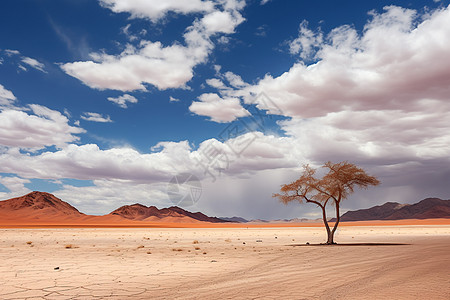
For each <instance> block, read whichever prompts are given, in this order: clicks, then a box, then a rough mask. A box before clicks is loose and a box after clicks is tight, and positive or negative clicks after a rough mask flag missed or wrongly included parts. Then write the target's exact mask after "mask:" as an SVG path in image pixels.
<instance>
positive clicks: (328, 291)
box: [0, 225, 450, 299]
mask: <svg viewBox="0 0 450 300" xmlns="http://www.w3.org/2000/svg"><path fill="white" fill-rule="evenodd" d="M324 235H325V232H324V229H323V228H317V227H316V228H313V227H311V228H308V227H302V228H286V227H283V228H248V229H247V228H184V229H181V228H178V229H177V228H168V229H162V228H140V229H139V228H110V229H107V228H47V229H37V228H32V229H0V261H1V262H2V263H1V265H0V299H104V298H107V299H450V250H449V247H450V225H420V226H411V225H403V226H370V227H369V226H357V227H351V226H347V227H342V228H341V229H340V230H339V231H338V233H337V236H336V240H337V241H338V242H340V243H356V242H358V243H359V242H362V243H365V242H370V243H405V244H409V245H395V246H394V245H390V246H388V245H384V246H292V245H294V244H304V243H306V242H309V243H320V242H323V241H324V239H325V236H324Z"/></svg>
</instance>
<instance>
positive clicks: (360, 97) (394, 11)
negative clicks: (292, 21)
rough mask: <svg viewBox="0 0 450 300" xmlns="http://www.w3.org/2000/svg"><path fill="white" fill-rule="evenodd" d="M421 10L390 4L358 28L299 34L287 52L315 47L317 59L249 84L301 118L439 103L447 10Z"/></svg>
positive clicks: (444, 96)
mask: <svg viewBox="0 0 450 300" xmlns="http://www.w3.org/2000/svg"><path fill="white" fill-rule="evenodd" d="M421 17H422V18H424V20H422V21H421V22H418V21H420V20H421V19H419V16H418V15H417V13H416V12H415V11H413V10H409V9H404V8H400V7H396V6H388V7H385V12H384V13H381V14H377V13H375V12H372V19H371V20H370V21H369V22H368V23H367V24H366V26H365V28H364V31H363V32H362V34H361V35H359V34H358V32H357V31H356V30H355V29H354V28H352V27H350V26H348V25H344V26H341V27H339V28H336V29H334V30H332V31H331V32H330V33H329V34H328V35H327V36H326V37H325V38H324V41H323V42H322V43H319V42H320V38H317V37H315V38H314V37H308V34H307V35H306V37H305V36H303V35H302V36H301V37H300V39H302V38H305V39H306V41H304V42H300V41H299V42H298V43H299V44H300V45H301V47H300V46H299V47H297V48H296V47H294V50H293V51H294V52H299V51H300V50H301V49H302V50H305V49H306V50H305V51H306V53H307V54H308V55H309V54H310V51H311V49H312V48H311V47H312V46H317V47H318V50H317V51H316V52H315V54H314V59H315V60H317V62H316V63H314V64H311V65H306V64H305V63H303V62H302V61H300V62H298V63H296V64H294V65H293V66H292V67H291V68H290V69H289V70H288V71H287V72H285V73H284V74H282V75H280V76H279V77H272V76H271V75H267V76H266V77H265V78H264V79H262V80H261V81H260V82H259V83H258V84H257V85H256V86H254V87H253V88H251V89H250V90H251V92H253V93H256V94H257V93H258V92H261V91H264V92H265V93H266V94H267V95H268V96H269V97H270V98H271V99H273V100H274V101H276V103H277V104H278V106H279V107H280V108H281V110H282V111H283V112H284V114H285V115H287V116H292V117H302V118H305V117H319V116H323V115H326V114H327V113H330V112H339V111H342V110H355V111H358V110H370V109H393V110H396V109H400V110H404V111H417V110H418V108H421V106H422V105H421V103H422V102H423V101H424V100H426V99H431V100H436V101H442V102H445V101H447V100H448V96H449V95H450V81H449V80H450V79H449V78H450V61H449V60H448V59H447V58H446V57H447V54H448V53H449V51H450V38H449V37H450V9H449V8H445V9H440V10H437V11H435V12H433V13H431V14H429V15H428V16H421ZM301 28H303V27H302V26H301ZM301 31H302V29H301ZM301 33H302V32H301ZM386 36H389V41H387V40H386ZM311 39H313V40H314V41H313V42H311ZM300 48H301V49H300ZM300 53H302V52H300Z"/></svg>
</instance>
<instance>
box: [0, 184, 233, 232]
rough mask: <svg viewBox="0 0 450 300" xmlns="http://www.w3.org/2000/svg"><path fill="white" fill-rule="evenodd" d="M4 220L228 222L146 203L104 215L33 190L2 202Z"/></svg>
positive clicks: (34, 221)
mask: <svg viewBox="0 0 450 300" xmlns="http://www.w3.org/2000/svg"><path fill="white" fill-rule="evenodd" d="M0 222H2V223H22V224H23V223H24V222H25V223H26V222H32V223H49V224H53V223H55V224H56V223H61V222H63V223H77V224H78V223H79V224H84V223H89V224H114V223H127V224H136V223H142V222H151V223H154V222H164V223H197V222H210V223H225V222H228V221H225V220H221V219H219V218H216V217H208V216H207V215H205V214H203V213H201V212H196V213H192V212H189V211H186V210H184V209H182V208H180V207H177V206H172V207H169V208H163V209H158V208H156V207H155V206H150V207H147V206H145V205H142V204H133V205H125V206H122V207H120V208H118V209H116V210H114V211H113V212H111V213H109V214H107V215H103V216H92V215H86V214H83V213H81V212H79V211H78V210H77V209H76V208H75V207H73V206H72V205H70V204H69V203H67V202H64V201H62V200H61V199H59V198H57V197H55V196H54V195H52V194H49V193H44V192H37V191H35V192H31V193H29V194H27V195H25V196H22V197H17V198H12V199H9V200H4V201H0Z"/></svg>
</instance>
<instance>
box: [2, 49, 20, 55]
mask: <svg viewBox="0 0 450 300" xmlns="http://www.w3.org/2000/svg"><path fill="white" fill-rule="evenodd" d="M4 51H5V54H6V55H8V56H13V55H20V52H19V51H18V50H12V49H5V50H4Z"/></svg>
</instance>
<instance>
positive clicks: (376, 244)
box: [286, 243, 411, 247]
mask: <svg viewBox="0 0 450 300" xmlns="http://www.w3.org/2000/svg"><path fill="white" fill-rule="evenodd" d="M407 245H411V244H403V243H342V244H325V243H323V244H322V243H321V244H309V243H308V244H290V245H286V246H292V247H311V246H329V247H339V246H407Z"/></svg>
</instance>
